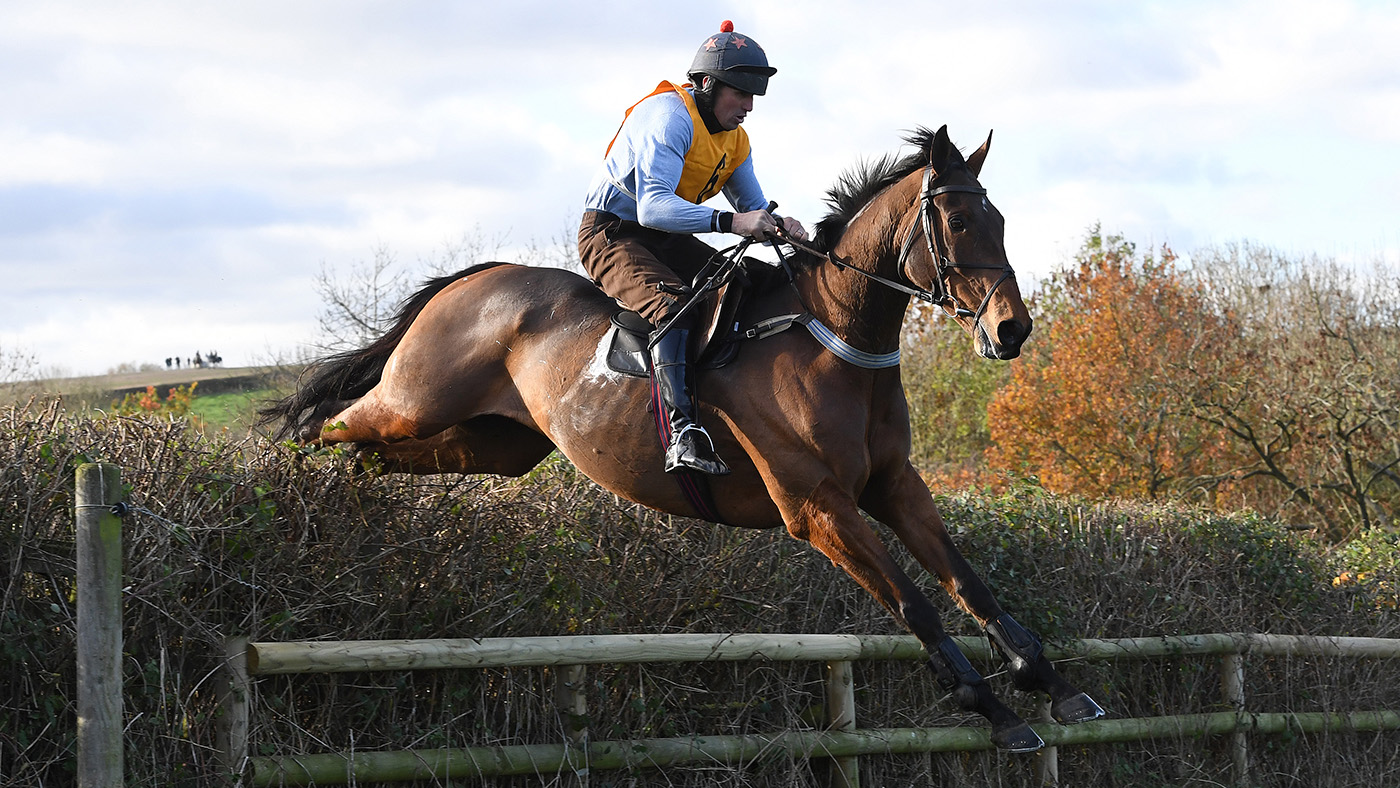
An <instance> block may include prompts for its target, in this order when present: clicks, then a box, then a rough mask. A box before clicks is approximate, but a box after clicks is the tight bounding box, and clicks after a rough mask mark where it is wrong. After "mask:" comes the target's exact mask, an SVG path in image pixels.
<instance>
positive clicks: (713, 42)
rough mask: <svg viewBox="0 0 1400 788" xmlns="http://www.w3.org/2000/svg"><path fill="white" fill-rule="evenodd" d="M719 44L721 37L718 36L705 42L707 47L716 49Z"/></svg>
mask: <svg viewBox="0 0 1400 788" xmlns="http://www.w3.org/2000/svg"><path fill="white" fill-rule="evenodd" d="M718 46H719V37H718V36H715V37H712V38H710V40H709V41H706V42H705V48H706V49H715V48H716V47H718Z"/></svg>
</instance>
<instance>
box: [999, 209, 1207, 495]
mask: <svg viewBox="0 0 1400 788" xmlns="http://www.w3.org/2000/svg"><path fill="white" fill-rule="evenodd" d="M1035 304H1036V336H1035V337H1033V339H1032V341H1031V342H1029V343H1027V347H1026V350H1025V351H1024V355H1023V360H1021V361H1016V362H1013V372H1012V375H1011V380H1010V382H1009V383H1008V384H1007V386H1006V387H1004V388H1003V389H1001V390H1000V391H998V392H997V394H996V395H995V396H994V397H993V398H992V401H991V403H990V404H989V406H988V414H989V424H990V433H991V439H992V441H993V444H994V446H993V447H992V448H991V450H989V452H988V459H989V461H990V463H991V464H992V466H993V467H994V468H998V469H1002V470H1006V471H1011V472H1016V473H1029V474H1033V475H1035V476H1037V477H1039V479H1040V481H1041V483H1042V484H1044V485H1045V486H1046V487H1047V488H1048V489H1052V490H1056V491H1060V492H1072V493H1080V494H1084V495H1090V496H1124V497H1146V498H1158V497H1163V496H1166V495H1182V494H1186V493H1187V492H1188V491H1190V490H1192V489H1195V483H1196V481H1197V480H1199V479H1201V478H1203V477H1210V476H1211V475H1212V470H1211V469H1212V467H1213V466H1214V464H1215V463H1216V462H1217V461H1218V460H1219V459H1220V458H1221V457H1222V455H1226V454H1228V452H1229V449H1228V447H1227V446H1226V445H1224V443H1223V442H1222V441H1221V439H1220V438H1219V431H1218V430H1216V429H1210V428H1207V425H1204V424H1202V423H1201V422H1200V421H1199V420H1196V419H1193V418H1192V417H1191V416H1190V415H1189V414H1188V413H1186V412H1184V409H1183V407H1182V400H1181V388H1182V387H1183V383H1182V382H1181V381H1175V380H1173V379H1172V378H1173V376H1174V375H1175V374H1176V369H1177V367H1178V366H1179V365H1180V364H1181V363H1183V361H1185V362H1187V363H1193V362H1191V361H1190V360H1192V359H1195V358H1197V357H1200V356H1207V357H1209V356H1211V355H1213V354H1215V353H1217V352H1218V349H1219V348H1218V346H1219V342H1218V341H1216V340H1218V339H1220V338H1223V331H1222V330H1221V321H1220V320H1219V318H1218V317H1217V316H1215V315H1213V314H1210V313H1209V312H1207V311H1205V310H1204V309H1203V308H1202V300H1201V294H1200V293H1199V292H1198V290H1197V288H1196V287H1194V286H1193V285H1192V284H1190V283H1189V282H1188V281H1187V280H1186V278H1185V277H1183V276H1182V275H1181V274H1180V272H1179V271H1178V270H1177V267H1176V257H1175V255H1174V254H1173V253H1172V252H1171V250H1170V249H1166V248H1163V249H1162V250H1161V252H1160V253H1159V254H1156V255H1153V254H1143V255H1139V254H1137V252H1136V249H1135V247H1134V246H1133V244H1131V243H1128V242H1127V241H1125V240H1124V239H1123V238H1122V237H1121V236H1113V235H1107V236H1106V235H1104V234H1103V233H1101V232H1100V231H1099V230H1098V229H1097V228H1095V229H1094V230H1092V231H1091V232H1090V234H1089V236H1088V238H1087V239H1086V241H1085V243H1084V246H1083V248H1082V249H1081V250H1080V252H1079V253H1078V255H1077V256H1076V258H1075V261H1074V265H1073V266H1071V267H1069V268H1067V269H1066V270H1064V271H1062V272H1060V273H1058V274H1056V275H1054V276H1053V277H1052V278H1051V279H1050V281H1049V282H1048V283H1047V284H1046V285H1045V287H1044V289H1043V290H1042V292H1041V293H1040V294H1039V295H1038V296H1037V298H1036V300H1035Z"/></svg>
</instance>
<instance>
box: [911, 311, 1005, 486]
mask: <svg viewBox="0 0 1400 788" xmlns="http://www.w3.org/2000/svg"><path fill="white" fill-rule="evenodd" d="M925 321H928V322H925ZM903 339H904V347H903V348H902V351H901V359H902V360H901V364H900V374H901V376H902V380H903V383H904V394H905V399H906V401H907V402H908V406H909V425H910V429H911V432H912V433H913V449H912V452H911V458H910V459H911V460H913V462H914V464H915V466H916V467H918V468H920V469H923V470H924V471H926V472H928V473H930V474H931V475H933V476H936V477H939V478H940V479H942V480H947V481H949V482H952V483H957V482H963V483H965V482H966V481H968V475H969V474H971V473H975V471H976V469H978V468H980V467H981V466H983V464H984V462H983V458H982V453H983V451H984V450H985V449H986V448H987V446H988V445H989V443H990V436H989V433H988V428H987V403H988V401H990V400H991V398H992V394H993V393H994V392H995V391H996V390H997V389H998V388H1000V387H1001V386H1002V385H1004V384H1005V382H1006V380H1007V379H1008V377H1009V376H1010V373H1011V369H1010V367H1008V366H1007V365H1005V364H997V363H992V362H988V361H987V360H986V359H983V358H980V357H978V356H977V355H976V354H975V353H974V352H973V350H972V340H971V339H970V338H969V337H968V336H967V334H966V333H965V332H963V331H962V330H961V329H960V328H959V327H958V326H957V325H956V324H954V323H953V322H952V321H951V320H943V319H940V317H939V315H937V314H934V313H927V314H926V313H922V312H917V311H916V312H912V313H911V316H910V320H909V321H907V322H906V325H905V331H904V338H903Z"/></svg>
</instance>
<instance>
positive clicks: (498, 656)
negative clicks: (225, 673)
mask: <svg viewBox="0 0 1400 788" xmlns="http://www.w3.org/2000/svg"><path fill="white" fill-rule="evenodd" d="M958 640H959V645H960V646H961V647H962V648H963V649H964V651H965V652H966V653H967V654H968V656H969V657H971V658H973V659H981V660H987V659H990V657H991V654H990V652H989V649H988V647H987V644H986V642H985V641H984V640H982V639H980V638H977V639H974V638H959V639H958ZM1046 652H1047V654H1048V655H1049V656H1050V658H1051V659H1057V660H1058V659H1081V660H1094V661H1102V660H1118V659H1158V658H1171V657H1185V656H1201V655H1205V656H1219V657H1220V658H1221V670H1222V682H1221V684H1222V689H1223V693H1224V698H1223V700H1224V701H1225V702H1226V704H1227V705H1228V706H1229V707H1230V708H1232V709H1233V711H1228V712H1220V713H1215V714H1192V715H1176V716H1165V717H1150V718H1136V719H1109V720H1098V721H1095V722H1089V723H1084V724H1081V725H1077V726H1074V727H1071V728H1064V727H1060V726H1058V725H1054V724H1040V725H1035V726H1034V727H1035V728H1036V731H1037V732H1038V733H1039V734H1040V735H1041V737H1042V738H1043V739H1045V741H1046V743H1047V744H1048V745H1049V748H1048V751H1047V752H1046V753H1045V756H1044V757H1042V758H1040V759H1038V760H1037V764H1039V767H1038V768H1039V769H1040V772H1041V777H1042V780H1043V781H1044V782H1046V783H1047V784H1055V783H1057V781H1058V775H1057V769H1056V766H1055V752H1054V748H1055V747H1056V746H1060V745H1082V744H1091V743H1110V742H1122V741H1136V740H1142V739H1151V738H1160V737H1183V736H1184V737H1192V736H1204V735H1230V736H1232V742H1231V745H1232V746H1231V755H1232V761H1233V770H1234V778H1235V782H1236V784H1238V785H1244V784H1246V783H1247V781H1248V768H1249V753H1248V749H1247V747H1248V742H1247V738H1246V734H1248V733H1260V734H1270V733H1282V732H1284V731H1294V732H1300V733H1315V732H1321V731H1339V730H1352V731H1380V730H1396V729H1400V711H1391V710H1380V711H1362V712H1351V713H1345V714H1335V713H1325V712H1310V713H1251V712H1249V711H1247V710H1246V705H1245V697H1244V673H1243V671H1244V661H1243V659H1242V657H1243V656H1244V655H1246V654H1254V655H1268V656H1279V655H1291V656H1328V657H1370V658H1395V657H1400V640H1395V639H1381V638H1356V637H1307V636H1288V635H1256V634H1245V633H1232V634H1215V635H1187V636H1163V637H1151V638H1119V639H1101V640H1080V641H1074V642H1071V643H1068V644H1062V645H1058V646H1056V645H1047V647H1046ZM924 658H925V656H924V651H923V648H922V647H921V646H920V645H919V643H918V641H917V640H915V639H914V638H912V637H905V636H857V635H756V634H727V635H726V634H718V635H699V634H681V635H602V636H577V637H560V638H540V637H535V638H485V639H482V640H387V641H324V642H322V641H313V642H297V643H246V644H245V643H244V642H241V641H240V642H239V643H237V644H236V645H235V646H234V647H233V648H231V649H230V651H229V659H230V670H229V675H230V682H229V690H230V691H229V692H228V697H229V699H230V701H231V703H232V704H233V705H232V707H231V708H230V709H229V710H228V711H227V712H226V713H225V715H224V718H225V719H228V720H230V721H232V723H233V725H234V728H233V729H231V730H229V731H228V733H227V734H226V735H225V736H224V737H223V738H224V740H225V741H226V742H229V746H230V748H231V749H230V750H229V751H227V757H228V758H229V759H230V765H231V766H232V767H234V768H237V769H239V770H245V773H246V774H247V775H248V777H249V781H250V783H251V784H252V785H255V786H267V785H310V784H315V785H337V784H349V783H352V782H360V781H367V782H373V781H395V780H418V779H447V778H464V777H485V776H494V775H516V774H557V773H569V772H572V773H574V774H576V775H580V776H586V775H587V773H588V771H589V770H598V769H630V768H638V767H663V766H671V765H680V764H687V763H699V762H708V763H716V762H722V763H744V762H751V761H753V760H756V759H761V758H766V757H775V756H788V757H807V758H811V757H824V758H831V759H832V774H833V783H834V784H836V785H847V786H854V785H858V784H859V769H858V761H857V758H858V756H861V755H873V754H892V753H920V752H952V751H960V750H984V749H991V746H992V745H991V742H990V739H989V737H988V732H987V729H985V728H979V727H957V728H927V729H868V730H862V729H859V728H857V727H856V714H855V705H854V694H853V688H852V679H851V670H850V665H851V663H852V662H853V661H855V660H922V659H924ZM749 660H770V661H816V662H826V663H827V666H828V670H827V698H828V704H827V707H828V712H829V716H830V718H831V719H830V721H829V723H830V724H829V727H828V729H826V730H821V731H780V732H773V733H763V734H751V735H743V736H692V737H685V738H673V739H638V740H628V741H609V742H594V741H589V740H588V739H587V735H586V731H578V732H574V733H573V734H571V736H570V741H569V742H565V743H560V744H540V745H517V746H493V747H464V748H453V749H432V750H408V751H401V752H369V753H366V752H356V753H353V754H344V753H324V754H313V755H287V756H276V757H252V758H249V757H247V749H246V742H247V739H248V733H247V729H246V726H247V724H248V723H247V721H248V719H249V716H250V715H249V713H248V709H247V708H246V706H245V705H244V704H247V703H249V702H251V699H252V698H253V683H252V678H251V677H253V676H260V675H274V674H295V673H334V672H351V671H402V670H428V669H463V668H493V667H531V666H555V667H560V668H565V669H566V670H561V671H560V674H559V675H560V676H561V677H563V678H562V679H561V681H560V686H559V687H557V692H556V696H557V698H558V700H559V702H560V705H561V708H562V709H564V710H567V711H568V712H569V714H572V715H576V716H580V717H581V716H582V715H583V714H584V713H585V712H586V708H587V705H586V697H585V696H584V695H583V693H582V690H581V688H582V686H583V683H584V682H583V681H582V670H583V667H582V666H585V665H592V664H633V663H646V662H717V661H749ZM237 726H243V727H242V728H241V729H239V728H238V727H237Z"/></svg>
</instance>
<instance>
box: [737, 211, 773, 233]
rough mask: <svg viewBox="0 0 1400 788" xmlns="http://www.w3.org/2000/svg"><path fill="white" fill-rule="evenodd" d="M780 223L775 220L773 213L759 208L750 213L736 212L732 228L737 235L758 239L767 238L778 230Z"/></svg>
mask: <svg viewBox="0 0 1400 788" xmlns="http://www.w3.org/2000/svg"><path fill="white" fill-rule="evenodd" d="M777 227H778V223H777V222H775V221H773V214H771V213H769V212H767V211H765V210H763V209H761V208H760V209H759V210H757V211H749V212H748V213H736V214H734V224H733V225H732V226H731V227H730V229H731V230H732V231H733V232H734V233H735V234H737V235H747V236H748V237H750V238H752V239H754V240H756V241H763V240H767V238H768V234H769V233H771V232H773V231H774V230H776V229H777Z"/></svg>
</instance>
